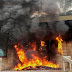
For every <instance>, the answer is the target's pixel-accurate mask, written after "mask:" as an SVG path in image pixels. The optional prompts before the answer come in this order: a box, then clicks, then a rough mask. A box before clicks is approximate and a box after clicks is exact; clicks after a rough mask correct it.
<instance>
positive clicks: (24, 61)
mask: <svg viewBox="0 0 72 72" xmlns="http://www.w3.org/2000/svg"><path fill="white" fill-rule="evenodd" d="M44 45H45V42H44V41H41V46H44ZM31 46H32V48H33V49H32V51H36V43H35V42H34V43H33V44H31ZM14 48H15V49H16V52H17V56H18V59H19V61H20V63H18V64H17V65H16V66H15V67H14V69H13V70H23V69H25V68H30V67H32V68H36V67H37V66H47V67H52V68H58V67H59V65H58V64H55V63H54V62H51V61H48V60H46V58H40V57H39V55H38V52H36V53H33V54H31V56H32V58H31V59H28V58H27V56H26V54H25V50H24V49H23V45H20V44H18V45H15V46H14Z"/></svg>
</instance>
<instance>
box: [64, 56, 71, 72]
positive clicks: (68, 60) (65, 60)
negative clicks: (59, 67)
mask: <svg viewBox="0 0 72 72" xmlns="http://www.w3.org/2000/svg"><path fill="white" fill-rule="evenodd" d="M65 62H68V63H69V66H70V71H72V69H71V64H72V60H71V56H63V70H64V71H65Z"/></svg>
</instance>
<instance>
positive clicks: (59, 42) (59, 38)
mask: <svg viewBox="0 0 72 72" xmlns="http://www.w3.org/2000/svg"><path fill="white" fill-rule="evenodd" d="M56 40H57V41H58V52H59V53H60V54H63V51H62V41H63V40H62V38H61V37H60V35H59V37H56Z"/></svg>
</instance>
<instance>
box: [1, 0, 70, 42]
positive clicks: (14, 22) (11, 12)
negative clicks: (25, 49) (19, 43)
mask: <svg viewBox="0 0 72 72" xmlns="http://www.w3.org/2000/svg"><path fill="white" fill-rule="evenodd" d="M0 1H1V2H0V3H1V4H0V7H1V9H0V23H1V25H0V26H1V30H0V32H1V33H7V34H8V35H9V39H10V40H13V39H16V40H26V41H27V40H29V39H30V38H31V37H32V36H31V35H32V34H33V35H34V36H35V37H36V38H40V39H43V38H44V37H45V36H46V35H49V34H50V33H52V34H53V35H58V34H61V35H63V34H65V32H67V31H68V29H69V27H68V26H67V25H66V24H65V22H64V21H58V22H54V21H53V19H54V18H57V17H58V15H59V12H60V8H59V7H58V5H57V0H0ZM36 11H38V13H39V14H40V13H41V12H42V14H46V17H47V19H48V21H49V22H47V24H45V23H43V24H42V25H41V23H40V17H39V15H36V16H35V17H33V18H31V17H30V16H31V15H33V13H35V12H36ZM42 14H41V15H42Z"/></svg>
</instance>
